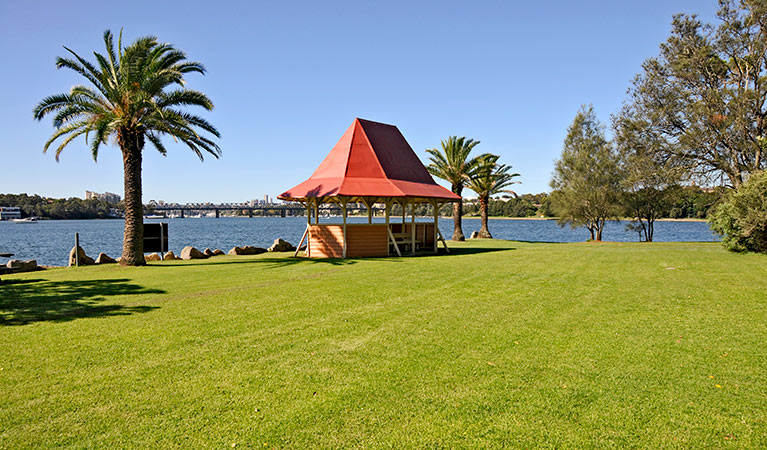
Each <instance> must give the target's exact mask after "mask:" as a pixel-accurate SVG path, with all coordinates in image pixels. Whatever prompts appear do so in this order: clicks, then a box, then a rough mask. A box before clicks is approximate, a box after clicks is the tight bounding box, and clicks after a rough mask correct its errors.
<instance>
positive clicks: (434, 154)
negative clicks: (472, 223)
mask: <svg viewBox="0 0 767 450" xmlns="http://www.w3.org/2000/svg"><path fill="white" fill-rule="evenodd" d="M441 143H442V150H441V151H440V150H438V149H436V148H430V149H426V152H427V153H429V155H430V156H429V161H430V164H429V166H428V167H427V169H428V170H429V173H431V174H432V175H434V176H435V177H439V178H442V179H443V180H445V181H447V182H448V183H450V190H451V191H453V193H455V194H458V195H459V196H460V195H461V192H463V187H464V185H465V183H466V182H467V181H468V180H469V179H470V178H471V176H472V175H473V173H474V171H475V170H476V169H477V168H478V167H479V166H480V163H481V161H482V160H483V158H486V157H487V155H486V154H485V155H479V156H476V157H474V158H471V159H468V158H469V153H471V150H472V149H473V148H474V147H475V146H476V145H477V144H479V141H475V140H474V139H466V137H465V136H464V137H460V138H459V137H456V136H450V137H449V138H447V140H446V141H445V140H443V141H442V142H441ZM462 215H463V200H459V201H457V202H455V203H453V227H454V229H453V240H454V241H463V240H466V238H465V237H464V235H463V230H462V229H461V216H462Z"/></svg>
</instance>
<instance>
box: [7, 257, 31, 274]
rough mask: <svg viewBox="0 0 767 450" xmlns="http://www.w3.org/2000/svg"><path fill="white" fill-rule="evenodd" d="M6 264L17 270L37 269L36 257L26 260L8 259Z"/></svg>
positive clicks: (28, 270)
mask: <svg viewBox="0 0 767 450" xmlns="http://www.w3.org/2000/svg"><path fill="white" fill-rule="evenodd" d="M5 266H6V267H8V268H9V269H15V270H16V272H32V271H34V270H37V261H36V260H34V259H29V260H26V261H21V260H18V259H12V260H10V261H8V263H7V264H6V265H5Z"/></svg>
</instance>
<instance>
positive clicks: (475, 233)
mask: <svg viewBox="0 0 767 450" xmlns="http://www.w3.org/2000/svg"><path fill="white" fill-rule="evenodd" d="M478 237H479V231H472V232H471V237H469V239H476V238H478Z"/></svg>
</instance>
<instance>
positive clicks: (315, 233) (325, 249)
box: [309, 225, 344, 258]
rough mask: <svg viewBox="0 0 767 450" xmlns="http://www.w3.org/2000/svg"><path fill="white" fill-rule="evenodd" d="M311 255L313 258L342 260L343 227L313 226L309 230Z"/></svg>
mask: <svg viewBox="0 0 767 450" xmlns="http://www.w3.org/2000/svg"><path fill="white" fill-rule="evenodd" d="M309 254H310V255H311V257H312V258H342V257H343V254H344V227H343V225H312V226H311V228H309Z"/></svg>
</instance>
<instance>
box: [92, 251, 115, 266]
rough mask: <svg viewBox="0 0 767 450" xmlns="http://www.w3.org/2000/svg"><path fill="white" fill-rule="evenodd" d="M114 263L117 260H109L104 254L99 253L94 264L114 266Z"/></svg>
mask: <svg viewBox="0 0 767 450" xmlns="http://www.w3.org/2000/svg"><path fill="white" fill-rule="evenodd" d="M116 262H117V260H115V259H113V258H110V257H109V255H107V254H106V253H104V252H101V253H99V256H97V257H96V264H115V263H116Z"/></svg>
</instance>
